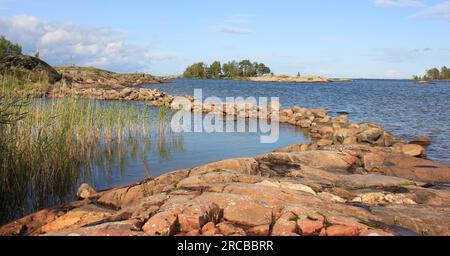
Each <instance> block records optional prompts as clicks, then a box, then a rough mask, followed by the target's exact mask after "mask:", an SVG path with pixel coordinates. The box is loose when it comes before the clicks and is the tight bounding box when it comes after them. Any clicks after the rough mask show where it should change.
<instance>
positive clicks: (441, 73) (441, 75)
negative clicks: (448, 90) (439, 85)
mask: <svg viewBox="0 0 450 256" xmlns="http://www.w3.org/2000/svg"><path fill="white" fill-rule="evenodd" d="M413 79H414V80H450V69H449V68H447V67H446V66H444V67H442V68H441V69H440V70H439V69H438V68H432V69H428V70H427V71H426V74H425V75H424V76H422V77H421V76H414V77H413Z"/></svg>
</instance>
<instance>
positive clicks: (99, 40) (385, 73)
mask: <svg viewBox="0 0 450 256" xmlns="http://www.w3.org/2000/svg"><path fill="white" fill-rule="evenodd" d="M0 34H3V35H6V36H7V37H8V38H10V39H12V40H14V41H17V42H19V43H21V44H22V45H23V46H24V50H25V51H26V52H27V53H29V54H32V53H33V52H35V51H39V52H40V54H41V56H42V58H43V59H45V60H47V61H48V62H50V63H51V64H53V65H67V64H71V63H74V64H77V65H91V66H98V67H102V68H107V69H111V70H114V71H119V72H126V71H146V72H150V73H153V74H157V75H170V74H179V73H181V72H182V71H183V70H184V68H185V67H186V66H187V65H188V64H191V63H193V62H197V61H204V62H206V63H210V62H212V61H213V60H216V59H217V60H221V61H228V60H233V59H236V60H241V59H251V60H254V61H259V62H264V63H266V64H267V65H269V66H270V67H271V68H272V69H273V71H274V72H275V73H282V74H297V72H300V73H302V74H317V75H322V76H327V77H352V78H359V77H366V78H410V77H411V76H412V75H413V74H421V73H423V71H424V70H425V69H427V68H429V67H433V66H443V65H447V66H448V65H450V1H443V0H423V1H422V0H339V1H337V0H296V1H265V0H258V1H256V0H255V1H254V0H248V1H237V0H236V1H235V0H227V1H225V0H223V1H222V0H215V1H207V0H203V1H201V0H191V1H172V0H166V1H149V0H145V1H143V0H142V1H138V0H128V1H106V0H89V1H87V0H78V1H61V0H39V1H36V0H0Z"/></svg>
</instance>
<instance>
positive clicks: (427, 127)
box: [0, 79, 450, 223]
mask: <svg viewBox="0 0 450 256" xmlns="http://www.w3.org/2000/svg"><path fill="white" fill-rule="evenodd" d="M144 87H151V88H158V89H160V90H161V91H164V92H168V93H171V94H174V95H183V94H188V95H193V94H194V89H203V95H204V97H208V96H218V97H221V98H223V99H224V98H225V97H237V96H242V97H249V96H254V97H279V98H280V102H281V104H282V105H283V107H284V108H288V107H292V106H294V105H299V106H302V107H307V108H326V109H328V110H330V111H331V115H333V116H335V115H337V113H338V112H347V113H349V114H350V119H351V120H352V121H354V122H362V121H369V122H375V123H379V124H382V125H383V126H384V127H385V128H386V129H387V130H388V131H391V132H393V133H394V134H396V135H398V136H403V137H405V138H407V139H410V138H411V137H413V136H416V135H427V136H429V137H430V138H431V139H432V141H433V144H432V145H431V146H430V147H429V149H428V152H429V158H431V159H433V160H436V161H440V162H446V163H450V154H449V149H450V129H449V128H450V109H449V106H450V83H448V82H443V83H437V84H434V85H416V84H415V83H414V82H412V81H406V80H405V81H398V80H356V81H355V82H349V83H330V84H328V83H326V84H325V83H324V84H292V83H254V82H246V81H229V80H187V79H177V80H174V81H173V82H172V83H167V84H158V85H145V86H144ZM114 104H137V105H138V106H140V107H142V108H144V107H146V106H145V105H144V104H143V103H134V102H124V103H114ZM157 111H158V110H157V109H152V112H153V113H154V114H156V112H157ZM167 128H168V127H165V129H166V132H164V133H161V132H157V131H156V130H155V131H153V132H152V135H151V136H150V139H149V140H148V141H139V140H130V143H128V144H127V145H124V146H123V147H126V148H125V150H123V149H118V150H117V152H115V153H112V154H111V152H110V153H109V155H108V156H107V157H105V158H100V159H99V160H97V162H95V163H92V169H91V170H89V171H84V172H83V173H80V175H79V176H78V177H75V178H73V180H72V181H71V182H72V184H73V186H72V187H71V188H68V189H67V190H65V191H64V192H63V193H64V194H62V195H48V196H47V195H41V196H43V197H44V198H41V199H40V201H42V202H43V203H41V204H40V206H39V208H43V207H49V206H52V205H54V204H56V203H60V202H61V198H64V200H66V201H69V200H73V199H74V195H75V193H76V189H77V187H78V186H79V184H81V183H84V182H87V183H89V184H91V185H92V186H94V187H95V188H96V189H97V190H103V189H107V188H110V187H115V186H121V185H126V184H131V183H134V182H137V181H141V180H143V179H146V178H149V177H155V176H159V175H161V174H164V173H166V172H169V171H174V170H179V169H186V168H191V167H195V166H198V165H201V164H205V163H209V162H214V161H219V160H223V159H229V158H235V157H253V156H256V155H259V154H263V153H267V152H271V151H273V150H274V149H277V148H280V147H284V146H288V145H291V144H295V143H303V142H306V141H308V140H309V138H307V136H306V135H305V131H304V130H302V129H299V128H297V127H293V126H290V125H281V127H280V139H279V140H278V141H277V142H276V143H273V144H261V143H260V136H261V134H260V133H211V134H209V133H183V134H174V133H171V132H170V131H168V130H170V129H167ZM30 193H31V194H33V191H30ZM55 197H58V198H59V199H58V200H55ZM30 198H34V197H33V196H30ZM19 204H20V205H19V206H18V208H20V210H18V209H9V210H10V211H12V212H17V213H16V216H15V217H16V218H17V217H20V216H22V215H25V214H27V213H30V212H33V211H35V210H37V209H36V206H34V204H35V202H27V203H21V202H19ZM0 214H1V215H3V213H0ZM5 215H6V214H5ZM11 219H12V218H8V219H4V218H0V223H2V222H3V223H4V222H6V221H10V220H11Z"/></svg>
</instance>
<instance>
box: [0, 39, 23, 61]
mask: <svg viewBox="0 0 450 256" xmlns="http://www.w3.org/2000/svg"><path fill="white" fill-rule="evenodd" d="M20 54H22V46H20V45H19V44H14V43H12V42H11V41H9V40H8V39H6V38H5V37H4V36H0V58H3V57H6V56H8V55H13V56H15V55H20Z"/></svg>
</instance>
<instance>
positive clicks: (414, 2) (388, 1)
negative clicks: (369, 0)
mask: <svg viewBox="0 0 450 256" xmlns="http://www.w3.org/2000/svg"><path fill="white" fill-rule="evenodd" d="M373 2H374V4H375V5H377V6H383V7H424V6H425V4H424V2H423V1H418V0H373Z"/></svg>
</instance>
